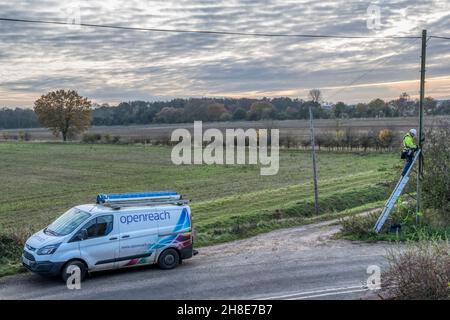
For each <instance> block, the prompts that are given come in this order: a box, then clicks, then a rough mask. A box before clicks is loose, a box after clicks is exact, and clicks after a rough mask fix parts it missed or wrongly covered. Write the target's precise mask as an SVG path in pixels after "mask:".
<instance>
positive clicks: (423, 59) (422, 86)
mask: <svg viewBox="0 0 450 320" xmlns="http://www.w3.org/2000/svg"><path fill="white" fill-rule="evenodd" d="M426 54H427V30H422V55H421V64H420V100H419V148H420V149H421V150H422V145H423V140H424V136H423V102H424V99H425V63H426ZM422 157H423V152H421V153H420V155H419V159H418V160H419V167H418V170H417V207H416V223H419V214H420V213H421V212H422V203H421V202H422V199H421V196H422V195H421V193H422V181H421V180H422V176H421V175H422V170H423V158H422Z"/></svg>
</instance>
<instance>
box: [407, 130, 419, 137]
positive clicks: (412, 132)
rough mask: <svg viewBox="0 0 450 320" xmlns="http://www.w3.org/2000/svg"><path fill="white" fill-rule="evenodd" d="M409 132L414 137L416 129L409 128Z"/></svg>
mask: <svg viewBox="0 0 450 320" xmlns="http://www.w3.org/2000/svg"><path fill="white" fill-rule="evenodd" d="M409 133H411V135H412V136H413V137H414V136H415V135H416V134H417V130H416V129H410V130H409Z"/></svg>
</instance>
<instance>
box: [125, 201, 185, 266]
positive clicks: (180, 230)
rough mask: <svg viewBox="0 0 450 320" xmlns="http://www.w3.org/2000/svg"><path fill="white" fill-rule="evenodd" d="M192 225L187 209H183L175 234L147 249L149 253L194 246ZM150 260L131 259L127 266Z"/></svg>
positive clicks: (161, 239) (174, 230)
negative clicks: (169, 248)
mask: <svg viewBox="0 0 450 320" xmlns="http://www.w3.org/2000/svg"><path fill="white" fill-rule="evenodd" d="M191 228H192V225H191V219H190V216H189V213H188V211H187V209H186V208H183V210H182V211H181V214H180V218H179V219H178V221H177V224H176V226H175V228H174V229H173V234H172V235H170V236H166V237H162V238H160V239H159V240H158V242H156V243H154V244H152V245H150V246H149V247H148V248H147V252H148V253H153V252H154V251H155V250H158V249H163V248H168V247H175V248H177V249H178V250H182V249H183V248H185V247H188V246H190V245H192V230H191ZM147 259H148V258H137V259H131V260H130V261H129V262H128V263H127V265H128V266H131V265H136V264H144V263H147Z"/></svg>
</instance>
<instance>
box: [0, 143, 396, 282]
mask: <svg viewBox="0 0 450 320" xmlns="http://www.w3.org/2000/svg"><path fill="white" fill-rule="evenodd" d="M170 156H171V148H170V147H160V146H146V145H108V144H93V145H89V144H78V143H67V144H64V143H26V142H24V143H20V142H16V143H13V142H3V143H0V164H1V165H0V178H1V183H0V240H2V241H3V243H2V241H0V251H2V250H3V251H5V250H10V248H9V247H8V246H7V244H5V241H6V242H7V241H9V239H11V237H12V239H14V241H15V240H17V237H20V235H22V234H23V235H24V237H25V235H26V234H27V233H29V232H34V231H37V230H39V229H41V228H43V227H45V226H46V225H48V224H49V223H50V222H51V221H52V220H53V219H55V218H56V217H58V216H59V215H60V214H62V213H63V212H64V211H66V210H67V209H69V208H70V207H72V206H75V205H78V204H84V203H93V202H94V201H95V197H96V195H97V194H98V193H121V192H137V191H153V190H155V191H156V190H175V191H177V192H179V193H181V194H183V195H184V196H185V198H187V199H190V200H191V201H192V202H191V208H192V212H193V219H194V228H195V229H196V236H197V237H196V240H195V241H196V245H197V246H202V245H208V244H212V243H218V242H224V241H230V240H234V239H239V238H243V237H248V236H251V235H254V234H257V233H261V232H266V231H269V230H273V229H276V228H282V227H287V226H293V225H299V224H302V223H307V222H309V221H315V219H322V218H329V217H335V216H338V215H339V214H341V213H342V212H351V211H352V210H358V209H361V210H362V209H368V208H374V207H378V206H380V204H381V202H382V201H383V200H384V199H385V198H387V196H388V190H387V188H386V184H385V183H386V181H390V180H392V178H393V176H392V172H393V167H394V165H396V164H400V163H401V160H399V159H398V155H397V154H396V153H395V154H389V153H367V154H363V153H332V152H319V153H318V156H317V161H318V178H319V198H320V209H321V216H320V217H316V216H315V215H314V210H313V208H314V206H313V197H312V196H313V189H312V179H311V156H310V153H309V152H306V151H300V150H280V169H279V172H278V174H277V175H274V176H261V175H260V168H259V167H258V166H256V165H179V166H177V165H174V164H172V162H171V158H170ZM17 250H19V249H17ZM14 252H15V251H14ZM8 254H9V255H10V256H11V257H13V258H8V259H6V258H0V259H2V260H1V261H0V275H1V274H2V270H1V269H2V268H4V265H5V264H6V263H8V264H10V265H11V266H17V265H18V260H16V259H15V258H14V257H15V256H16V254H10V253H8ZM8 254H6V253H5V252H0V256H3V257H7V256H8ZM19 256H20V254H19ZM18 258H19V257H17V259H18ZM2 265H3V266H2ZM14 268H15V267H14ZM14 268H13V269H14Z"/></svg>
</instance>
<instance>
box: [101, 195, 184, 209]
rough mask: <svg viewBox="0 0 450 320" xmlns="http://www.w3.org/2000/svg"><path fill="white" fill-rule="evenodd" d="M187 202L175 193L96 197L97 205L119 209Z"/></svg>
mask: <svg viewBox="0 0 450 320" xmlns="http://www.w3.org/2000/svg"><path fill="white" fill-rule="evenodd" d="M188 203H189V200H184V199H183V198H182V196H181V195H180V194H178V193H177V192H175V191H155V192H140V193H116V194H99V195H97V204H99V205H103V206H107V207H111V208H114V209H120V208H122V207H136V206H158V205H167V204H173V205H185V204H188Z"/></svg>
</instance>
